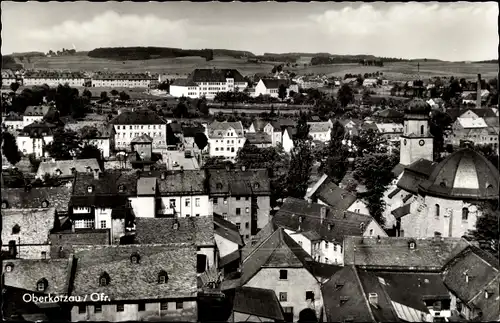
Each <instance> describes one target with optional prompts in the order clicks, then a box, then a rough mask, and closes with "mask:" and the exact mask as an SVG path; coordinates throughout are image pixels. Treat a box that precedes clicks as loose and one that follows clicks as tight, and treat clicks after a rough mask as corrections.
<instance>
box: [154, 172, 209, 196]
mask: <svg viewBox="0 0 500 323" xmlns="http://www.w3.org/2000/svg"><path fill="white" fill-rule="evenodd" d="M164 176H165V179H163V178H162V177H161V175H158V176H156V180H157V182H158V189H159V192H160V194H161V195H162V196H171V195H179V194H185V193H189V194H207V189H206V176H205V172H204V171H201V170H184V171H174V172H166V173H165V174H164Z"/></svg>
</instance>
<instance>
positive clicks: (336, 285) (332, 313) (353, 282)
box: [321, 266, 375, 322]
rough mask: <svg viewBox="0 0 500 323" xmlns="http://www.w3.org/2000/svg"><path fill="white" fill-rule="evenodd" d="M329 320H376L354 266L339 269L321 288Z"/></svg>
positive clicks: (327, 319)
mask: <svg viewBox="0 0 500 323" xmlns="http://www.w3.org/2000/svg"><path fill="white" fill-rule="evenodd" d="M321 293H322V294H323V304H324V307H325V313H326V321H327V322H344V321H346V320H349V319H350V320H352V321H353V322H374V321H375V319H374V316H373V313H372V312H371V310H370V307H369V306H368V302H367V300H366V298H365V295H364V292H363V289H362V286H361V284H360V283H359V277H358V275H357V272H356V268H355V267H354V266H345V267H344V268H342V269H341V270H339V271H337V272H336V273H335V274H334V275H333V276H332V277H331V278H330V280H329V281H328V282H327V283H326V284H324V285H323V286H322V288H321Z"/></svg>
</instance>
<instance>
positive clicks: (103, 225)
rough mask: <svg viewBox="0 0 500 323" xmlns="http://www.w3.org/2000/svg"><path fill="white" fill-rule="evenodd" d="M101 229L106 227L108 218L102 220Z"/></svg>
mask: <svg viewBox="0 0 500 323" xmlns="http://www.w3.org/2000/svg"><path fill="white" fill-rule="evenodd" d="M101 229H106V220H102V221H101Z"/></svg>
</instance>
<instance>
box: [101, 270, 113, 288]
mask: <svg viewBox="0 0 500 323" xmlns="http://www.w3.org/2000/svg"><path fill="white" fill-rule="evenodd" d="M110 281H111V279H110V277H109V275H108V273H107V272H104V273H102V275H101V276H100V277H99V286H108V285H109V282H110Z"/></svg>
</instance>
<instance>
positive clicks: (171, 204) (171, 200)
mask: <svg viewBox="0 0 500 323" xmlns="http://www.w3.org/2000/svg"><path fill="white" fill-rule="evenodd" d="M169 204H170V208H174V207H175V199H170V202H169Z"/></svg>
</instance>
